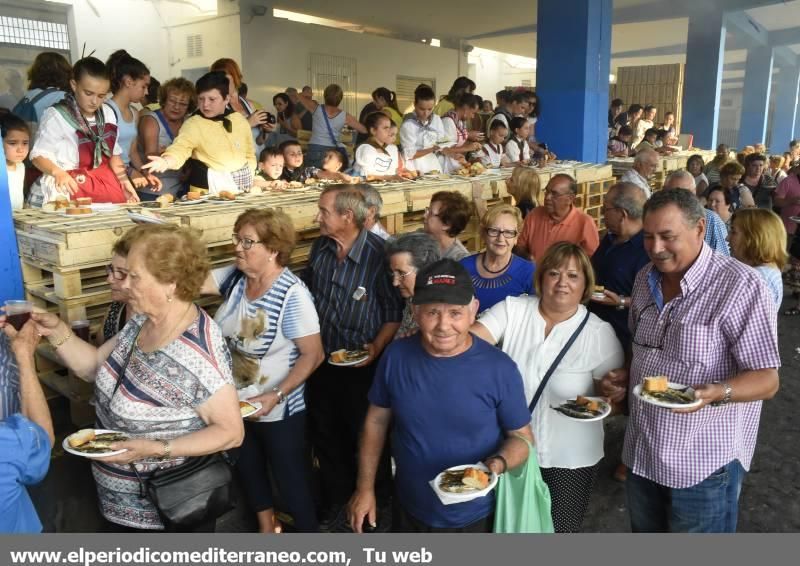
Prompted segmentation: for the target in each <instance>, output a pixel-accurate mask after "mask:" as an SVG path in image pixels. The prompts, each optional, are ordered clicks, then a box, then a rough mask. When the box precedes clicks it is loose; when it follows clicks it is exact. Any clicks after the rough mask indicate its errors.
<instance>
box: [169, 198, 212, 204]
mask: <svg viewBox="0 0 800 566" xmlns="http://www.w3.org/2000/svg"><path fill="white" fill-rule="evenodd" d="M207 200H208V197H200V198H196V199H194V200H176V201H175V202H174V203H172V204H177V205H178V206H184V205H189V204H200V203H201V202H206V201H207Z"/></svg>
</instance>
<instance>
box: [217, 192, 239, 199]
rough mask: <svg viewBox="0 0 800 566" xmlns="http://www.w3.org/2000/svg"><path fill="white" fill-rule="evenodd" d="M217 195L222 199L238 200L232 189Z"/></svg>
mask: <svg viewBox="0 0 800 566" xmlns="http://www.w3.org/2000/svg"><path fill="white" fill-rule="evenodd" d="M217 196H218V197H219V198H221V199H222V200H236V194H235V193H232V192H230V191H220V192H219V194H217Z"/></svg>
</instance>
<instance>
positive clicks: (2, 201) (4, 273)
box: [0, 144, 25, 304]
mask: <svg viewBox="0 0 800 566" xmlns="http://www.w3.org/2000/svg"><path fill="white" fill-rule="evenodd" d="M24 298H25V297H24V291H23V288H22V271H21V269H20V265H19V252H18V251H17V237H16V234H15V233H14V220H13V219H12V217H11V197H10V195H9V190H8V173H7V171H6V155H5V152H4V151H3V144H0V304H2V302H3V301H6V300H9V299H24Z"/></svg>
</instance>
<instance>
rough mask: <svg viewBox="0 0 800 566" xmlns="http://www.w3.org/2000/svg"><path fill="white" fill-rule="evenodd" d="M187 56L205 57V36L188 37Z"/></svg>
mask: <svg viewBox="0 0 800 566" xmlns="http://www.w3.org/2000/svg"><path fill="white" fill-rule="evenodd" d="M186 56H187V57H202V56H203V36H202V35H200V34H199V33H196V34H193V35H187V36H186Z"/></svg>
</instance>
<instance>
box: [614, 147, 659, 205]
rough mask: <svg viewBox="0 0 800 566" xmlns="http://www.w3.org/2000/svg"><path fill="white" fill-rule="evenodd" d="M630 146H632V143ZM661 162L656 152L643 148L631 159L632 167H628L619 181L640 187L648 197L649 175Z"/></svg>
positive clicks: (649, 192)
mask: <svg viewBox="0 0 800 566" xmlns="http://www.w3.org/2000/svg"><path fill="white" fill-rule="evenodd" d="M631 147H634V146H633V145H632V146H631ZM660 162H661V157H659V155H658V152H657V151H656V150H654V149H643V150H641V151H640V152H639V153H637V154H636V157H634V159H633V169H628V170H627V171H625V174H624V175H623V176H622V177H620V178H619V181H620V183H633V184H634V185H636V186H637V187H640V188H641V189H642V190H643V191H644V194H645V196H646V197H647V198H650V194H651V191H650V181H648V179H650V177H651V176H652V175H653V173H655V172H656V170H657V169H658V164H659V163H660Z"/></svg>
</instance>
